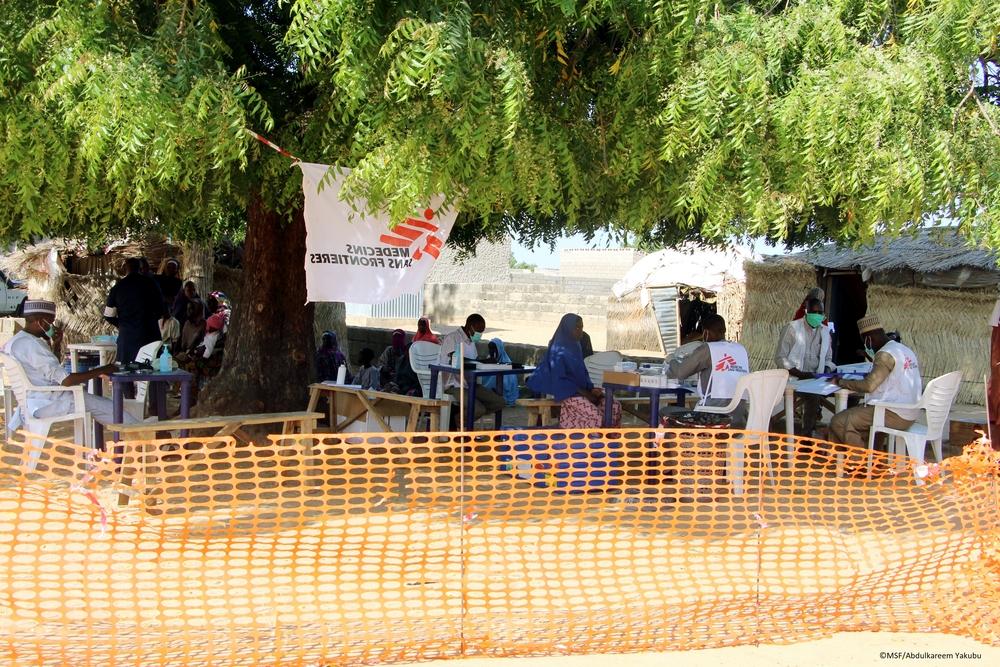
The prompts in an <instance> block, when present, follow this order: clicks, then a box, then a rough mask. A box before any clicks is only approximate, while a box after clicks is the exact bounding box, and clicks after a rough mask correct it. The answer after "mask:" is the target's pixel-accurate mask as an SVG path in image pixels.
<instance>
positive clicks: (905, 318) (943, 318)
mask: <svg viewBox="0 0 1000 667" xmlns="http://www.w3.org/2000/svg"><path fill="white" fill-rule="evenodd" d="M995 303H996V290H992V289H991V290H984V291H959V290H932V289H925V288H919V287H888V286H884V285H869V286H868V313H869V314H873V315H878V316H879V318H880V319H881V320H882V325H883V326H884V327H885V328H886V329H887V330H893V329H897V330H898V331H899V333H900V335H901V336H902V337H903V343H905V344H906V345H907V346H909V347H911V348H913V351H914V352H916V354H917V358H918V359H919V361H920V373H921V375H922V376H923V378H924V383H925V384H926V383H927V381H928V380H930V379H933V378H935V377H937V376H939V375H944V374H945V373H950V372H951V371H962V387H961V389H960V390H959V394H958V398H957V399H956V402H958V403H967V404H972V405H985V400H986V397H985V394H984V391H985V389H984V385H983V376H984V375H986V373H987V372H988V366H989V358H990V328H989V326H988V324H987V322H988V321H989V316H990V313H991V312H992V311H993V305H994V304H995Z"/></svg>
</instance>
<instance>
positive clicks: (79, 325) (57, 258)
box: [0, 239, 180, 343]
mask: <svg viewBox="0 0 1000 667" xmlns="http://www.w3.org/2000/svg"><path fill="white" fill-rule="evenodd" d="M179 250H180V249H179V248H178V247H177V246H174V245H171V244H169V243H166V242H164V241H157V240H153V241H146V242H141V243H140V242H127V243H119V244H115V245H113V246H109V247H108V248H105V249H104V251H103V252H102V253H100V254H93V253H91V252H90V250H89V249H88V248H87V246H86V244H84V243H83V242H80V241H73V240H68V239H54V240H48V241H43V242H41V243H36V244H33V245H30V246H26V247H24V248H20V249H18V250H16V251H15V252H12V253H10V254H8V255H5V256H0V269H3V271H5V272H7V273H9V274H11V275H15V276H17V277H18V278H20V279H22V280H24V281H25V282H26V283H27V285H28V294H29V295H31V297H32V298H36V299H47V300H49V301H54V302H55V304H56V307H57V309H58V312H59V317H58V319H59V320H60V321H61V322H62V324H63V327H64V336H65V340H66V342H68V343H72V342H81V341H88V340H90V337H91V336H94V335H97V334H110V333H114V331H113V329H112V327H111V326H110V325H109V324H107V323H106V322H105V321H104V316H103V315H104V303H105V299H107V296H108V291H109V290H110V289H111V286H112V285H114V283H115V281H116V280H117V279H118V273H117V270H118V268H119V267H120V266H121V264H122V262H123V261H124V260H125V259H126V258H128V257H135V256H144V257H146V258H147V259H148V260H149V263H150V265H151V266H152V267H153V268H154V269H155V268H156V267H158V266H159V264H160V262H162V260H163V259H165V258H167V257H171V256H177V255H178V254H179Z"/></svg>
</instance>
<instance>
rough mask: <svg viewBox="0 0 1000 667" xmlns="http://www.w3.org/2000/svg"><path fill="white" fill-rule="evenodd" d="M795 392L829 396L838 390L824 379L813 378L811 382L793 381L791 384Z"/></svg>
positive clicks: (838, 388)
mask: <svg viewBox="0 0 1000 667" xmlns="http://www.w3.org/2000/svg"><path fill="white" fill-rule="evenodd" d="M792 384H793V386H794V387H795V391H797V392H799V393H800V394H819V395H820V396H829V395H830V394H833V393H835V392H837V391H839V390H840V387H838V386H837V385H835V384H833V383H831V382H827V381H826V379H824V378H813V379H811V380H795V381H794V382H793V383H792Z"/></svg>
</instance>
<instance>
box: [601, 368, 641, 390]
mask: <svg viewBox="0 0 1000 667" xmlns="http://www.w3.org/2000/svg"><path fill="white" fill-rule="evenodd" d="M601 381H602V382H610V383H611V384H626V385H628V386H630V387H638V386H639V374H638V373H622V372H619V371H604V375H603V377H602V378H601Z"/></svg>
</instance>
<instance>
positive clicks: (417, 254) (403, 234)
mask: <svg viewBox="0 0 1000 667" xmlns="http://www.w3.org/2000/svg"><path fill="white" fill-rule="evenodd" d="M424 217H425V218H427V221H425V220H418V219H417V218H407V219H406V220H404V221H403V222H401V223H400V224H398V225H396V226H395V227H394V228H393V229H392V233H390V234H382V235H381V236H379V237H378V239H379V241H381V242H382V243H385V244H386V245H391V246H396V247H399V248H409V247H411V246H413V245H414V244H417V245H418V246H419V243H418V242H419V240H420V237H421V236H424V235H425V234H426V235H427V240H426V241H424V245H423V247H422V248H421V247H417V248H416V249H415V250H414V251H413V259H420V258H421V257H423V256H424V253H425V252H426V253H427V254H428V255H430V256H431V257H433V258H434V259H437V258H438V256H439V255H440V254H441V246H442V245H444V241H442V240H441V239H440V237H438V236H435V235H434V232H436V231H437V230H438V226H437V225H435V224H434V223H432V222H429V221H430V220H432V219H433V218H434V211H432V210H431V209H426V210H425V211H424Z"/></svg>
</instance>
